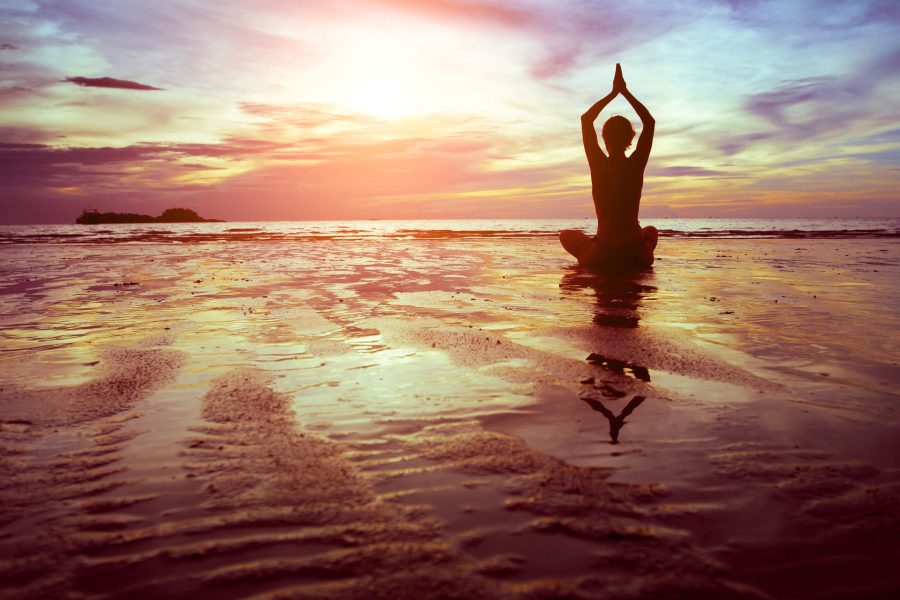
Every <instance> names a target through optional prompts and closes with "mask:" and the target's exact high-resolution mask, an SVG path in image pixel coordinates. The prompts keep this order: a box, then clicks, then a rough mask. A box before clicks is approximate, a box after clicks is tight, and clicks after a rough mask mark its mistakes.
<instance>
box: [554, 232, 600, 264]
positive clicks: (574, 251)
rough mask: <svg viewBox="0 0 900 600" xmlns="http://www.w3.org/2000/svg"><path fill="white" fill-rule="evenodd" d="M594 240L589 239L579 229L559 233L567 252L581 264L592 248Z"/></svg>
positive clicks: (560, 240)
mask: <svg viewBox="0 0 900 600" xmlns="http://www.w3.org/2000/svg"><path fill="white" fill-rule="evenodd" d="M593 241H594V238H591V237H588V236H587V235H586V234H585V233H584V232H583V231H580V230H578V229H566V230H563V231H560V232H559V242H560V243H561V244H562V247H563V248H565V249H566V252H568V253H569V254H571V255H572V256H574V257H575V258H577V259H578V261H579V262H581V259H582V258H584V257H585V255H586V254H587V251H588V250H589V249H590V247H591V243H592V242H593Z"/></svg>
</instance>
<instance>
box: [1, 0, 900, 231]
mask: <svg viewBox="0 0 900 600" xmlns="http://www.w3.org/2000/svg"><path fill="white" fill-rule="evenodd" d="M616 62H620V63H621V64H622V66H623V70H624V75H625V79H626V81H627V83H628V87H629V89H631V91H632V92H633V93H634V94H635V95H636V96H637V97H638V98H639V99H640V100H642V101H643V102H644V103H645V104H646V105H647V107H648V108H649V109H650V111H651V112H652V113H653V115H654V116H655V118H656V121H657V131H656V141H655V143H654V149H653V154H652V155H651V158H650V164H649V166H648V171H647V179H646V182H645V187H644V190H645V193H644V199H643V202H642V207H643V208H642V215H644V216H647V217H662V216H681V217H693V216H722V217H734V216H748V217H791V216H801V217H807V216H900V2H897V0H885V1H871V2H867V1H864V0H860V1H853V2H849V1H848V2H829V1H827V0H810V1H808V2H792V1H780V0H779V1H772V2H764V1H753V0H747V1H742V0H732V1H730V2H727V1H721V2H715V1H711V0H710V1H703V0H676V1H671V2H670V1H660V0H651V1H643V0H640V1H627V2H625V1H623V2H618V3H614V2H608V1H591V0H581V1H566V0H526V1H515V0H506V1H504V0H430V1H429V0H294V1H288V0H254V1H253V2H239V1H232V0H218V1H212V0H178V1H167V0H157V1H152V2H151V1H147V0H140V1H138V0H110V1H102V0H65V1H34V0H0V223H34V222H48V223H52V222H72V221H73V220H74V218H75V217H76V216H77V215H78V214H80V212H81V210H82V209H83V208H84V207H87V206H92V207H95V208H98V209H100V210H103V211H119V212H142V213H149V214H158V213H159V212H160V211H161V210H163V209H164V208H167V207H171V206H185V207H189V208H194V209H195V210H197V211H198V212H200V214H202V215H204V216H209V217H217V218H222V219H227V220H272V219H322V218H325V219H344V218H432V217H434V218H451V217H452V218H456V217H473V218H480V217H484V218H493V217H560V218H563V217H589V216H592V214H593V208H592V204H591V199H590V180H589V176H588V171H587V165H586V161H585V159H584V155H583V150H582V147H581V139H580V129H579V116H580V115H581V113H582V112H584V110H586V109H587V108H588V107H589V106H590V105H591V104H592V103H593V102H594V101H595V100H597V99H598V98H599V97H601V96H603V95H605V94H606V93H607V92H608V91H609V89H610V86H611V82H612V75H613V71H614V67H615V63H616ZM617 113H619V114H624V115H626V116H628V117H629V118H631V119H632V121H633V122H634V123H635V126H637V125H638V120H637V117H636V115H634V113H633V111H632V110H631V109H630V108H629V107H628V105H627V104H626V103H625V101H624V100H622V99H617V100H616V101H615V102H614V103H613V104H612V105H611V106H610V107H609V108H608V109H607V110H606V111H605V112H604V113H603V115H601V119H600V121H599V122H598V124H599V123H602V120H603V119H604V118H605V117H608V116H611V115H613V114H617Z"/></svg>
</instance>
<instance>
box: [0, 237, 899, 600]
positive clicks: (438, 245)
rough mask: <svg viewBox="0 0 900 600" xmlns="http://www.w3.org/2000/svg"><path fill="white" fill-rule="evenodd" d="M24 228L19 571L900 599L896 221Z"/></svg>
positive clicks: (11, 401) (2, 456)
mask: <svg viewBox="0 0 900 600" xmlns="http://www.w3.org/2000/svg"><path fill="white" fill-rule="evenodd" d="M419 237H420V238H424V239H370V240H365V241H360V240H353V239H340V238H335V239H319V240H300V241H290V240H279V241H254V240H245V241H240V242H222V241H211V242H207V243H164V242H158V241H153V242H152V243H95V244H56V245H52V244H10V245H4V246H0V256H2V265H3V272H2V278H0V314H2V317H0V322H2V338H0V339H2V354H0V372H2V375H0V482H2V483H0V596H2V597H4V598H37V597H55V598H76V597H77V598H124V597H163V596H165V597H174V598H181V597H203V598H236V597H242V598H243V597H253V598H382V597H383V598H424V597H439V598H561V597H565V598H604V599H605V598H815V599H817V598H888V597H896V596H895V594H896V593H898V590H900V574H898V572H897V570H896V568H895V563H896V556H897V555H898V553H900V435H898V433H900V404H898V402H900V394H898V381H900V364H898V356H900V352H898V350H900V341H898V340H900V338H898V335H897V334H898V332H900V306H898V303H897V301H896V298H897V295H898V291H900V245H898V242H897V241H895V240H894V239H665V238H663V240H662V241H661V243H660V248H659V251H658V254H657V256H658V261H657V263H656V265H655V267H654V268H653V269H652V270H650V271H647V272H641V273H633V274H627V275H625V274H620V275H600V274H596V273H591V272H588V271H584V270H581V269H579V268H578V267H577V266H575V265H574V264H573V263H572V261H570V260H569V258H568V257H567V256H566V254H565V252H564V251H563V250H562V249H561V248H560V247H559V245H558V242H557V241H556V240H555V239H553V238H551V237H522V238H508V239H489V238H475V237H466V238H454V237H453V236H424V235H423V236H419Z"/></svg>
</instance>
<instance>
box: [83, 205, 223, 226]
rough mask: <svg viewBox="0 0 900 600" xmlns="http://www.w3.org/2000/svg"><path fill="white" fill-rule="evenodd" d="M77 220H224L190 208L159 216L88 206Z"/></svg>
mask: <svg viewBox="0 0 900 600" xmlns="http://www.w3.org/2000/svg"><path fill="white" fill-rule="evenodd" d="M75 222H76V223H78V224H79V225H98V224H100V223H223V222H224V221H222V220H221V219H204V218H203V217H201V216H200V215H198V214H197V213H196V212H194V211H193V210H191V209H189V208H167V209H166V210H165V211H163V213H162V214H161V215H159V216H158V217H151V216H150V215H139V214H136V213H114V212H108V213H102V212H98V211H96V210H94V209H92V208H86V209H84V212H82V213H81V216H80V217H78V218H77V219H75Z"/></svg>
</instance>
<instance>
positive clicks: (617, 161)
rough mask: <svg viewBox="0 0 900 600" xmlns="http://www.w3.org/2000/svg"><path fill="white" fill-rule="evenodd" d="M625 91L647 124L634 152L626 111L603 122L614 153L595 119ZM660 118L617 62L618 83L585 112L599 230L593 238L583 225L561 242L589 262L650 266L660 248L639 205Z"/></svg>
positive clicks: (584, 133)
mask: <svg viewBox="0 0 900 600" xmlns="http://www.w3.org/2000/svg"><path fill="white" fill-rule="evenodd" d="M619 94H622V96H624V97H625V99H626V100H628V102H629V104H631V106H632V107H633V108H634V109H635V112H637V113H638V116H639V117H640V118H641V122H642V124H643V129H642V131H641V136H640V138H638V143H637V148H635V151H634V152H633V153H632V154H631V156H625V150H627V149H628V147H629V146H631V140H632V139H633V138H634V129H633V128H632V126H631V123H630V122H629V121H628V119H626V118H625V117H621V116H614V117H612V118H610V119H609V120H608V121H607V122H606V123H605V124H604V125H603V141H604V142H605V144H606V149H607V152H608V153H609V155H607V154H604V153H603V151H602V150H601V149H600V145H599V143H598V141H597V132H596V130H595V129H594V121H595V120H596V119H597V117H598V116H599V115H600V111H602V110H603V108H605V107H606V105H607V104H609V103H610V102H611V101H612V100H613V98H615V97H616V96H617V95H619ZM655 125H656V122H655V121H654V119H653V117H652V116H651V115H650V112H649V111H648V110H647V109H646V107H644V105H643V104H641V103H640V102H639V101H638V100H637V99H636V98H635V97H634V96H632V95H631V92H629V91H628V88H627V87H626V85H625V79H624V78H623V77H622V68H621V67H620V66H619V65H618V64H617V65H616V74H615V77H614V79H613V89H612V91H611V92H610V93H609V94H607V95H606V96H605V97H604V98H602V99H600V100H599V101H598V102H597V103H595V104H594V105H593V106H592V107H591V108H589V109H588V111H587V112H585V113H584V115H582V117H581V132H582V138H583V140H584V150H585V153H586V154H587V159H588V165H589V167H590V170H591V190H592V195H593V198H594V208H595V210H596V212H597V235H596V236H595V237H593V238H590V237H588V236H586V235H585V234H584V233H583V232H581V231H577V230H566V231H563V232H561V233H560V236H559V238H560V242H561V243H562V245H563V247H564V248H565V249H566V251H568V252H569V253H570V254H572V255H573V256H575V258H577V259H578V262H579V263H580V264H582V265H584V266H588V267H595V268H602V267H635V266H637V267H649V266H650V265H652V264H653V250H654V248H656V242H657V236H658V234H657V231H656V228H655V227H644V228H641V226H640V222H639V221H638V211H639V209H640V204H641V191H642V189H643V185H644V169H645V168H646V166H647V161H648V159H649V158H650V149H651V147H652V145H653V133H654V129H655Z"/></svg>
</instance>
